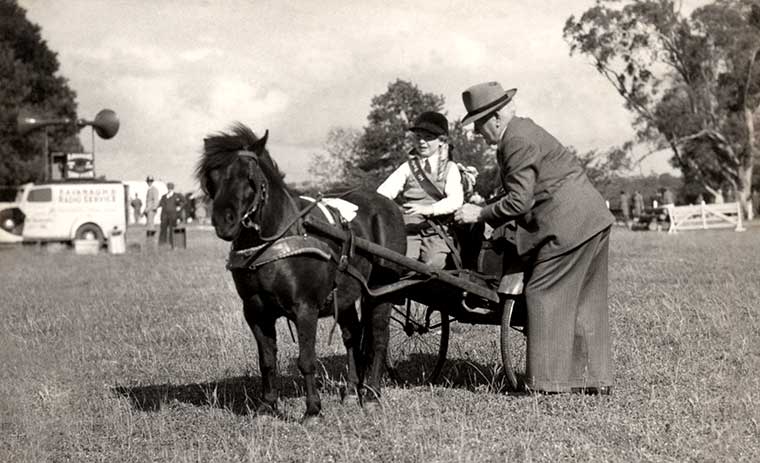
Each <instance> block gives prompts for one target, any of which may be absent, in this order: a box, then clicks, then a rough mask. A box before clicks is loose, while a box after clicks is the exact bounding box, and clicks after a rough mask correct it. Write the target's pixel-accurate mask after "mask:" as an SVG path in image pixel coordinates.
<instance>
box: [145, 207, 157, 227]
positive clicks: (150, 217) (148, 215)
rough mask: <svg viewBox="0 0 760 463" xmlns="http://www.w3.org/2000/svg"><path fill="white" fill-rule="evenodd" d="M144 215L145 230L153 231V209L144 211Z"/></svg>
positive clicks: (154, 214)
mask: <svg viewBox="0 0 760 463" xmlns="http://www.w3.org/2000/svg"><path fill="white" fill-rule="evenodd" d="M145 217H146V222H145V225H146V226H147V230H149V231H155V230H156V226H155V225H154V224H153V222H154V221H155V220H156V211H155V210H147V211H145Z"/></svg>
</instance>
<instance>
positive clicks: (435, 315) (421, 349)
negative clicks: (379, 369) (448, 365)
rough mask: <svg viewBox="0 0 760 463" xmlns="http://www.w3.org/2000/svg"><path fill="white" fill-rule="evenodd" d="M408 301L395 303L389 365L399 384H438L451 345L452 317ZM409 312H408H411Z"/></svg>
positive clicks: (388, 356) (389, 341) (394, 378)
mask: <svg viewBox="0 0 760 463" xmlns="http://www.w3.org/2000/svg"><path fill="white" fill-rule="evenodd" d="M427 310H428V308H427V306H425V305H423V304H419V303H417V302H414V301H407V304H406V305H405V306H393V309H392V310H391V321H390V329H389V331H390V335H389V338H388V355H387V356H386V366H387V368H388V373H389V375H390V377H391V379H392V380H393V381H395V382H397V383H407V384H434V383H435V382H436V381H438V379H439V378H440V375H441V371H442V370H443V365H444V363H445V362H446V354H447V352H448V348H449V335H450V321H449V317H448V316H446V315H443V316H442V314H441V312H440V311H438V310H432V311H431V312H430V320H429V321H428V320H426V317H427ZM407 314H408V315H407Z"/></svg>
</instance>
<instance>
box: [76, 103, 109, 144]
mask: <svg viewBox="0 0 760 463" xmlns="http://www.w3.org/2000/svg"><path fill="white" fill-rule="evenodd" d="M77 125H78V126H79V127H84V126H85V125H91V126H92V128H93V129H94V130H95V133H97V134H98V136H99V137H100V138H102V139H103V140H108V139H109V138H113V136H114V135H116V133H117V132H118V131H119V118H118V117H117V116H116V113H115V112H113V111H112V110H110V109H101V110H100V111H99V112H98V114H96V115H95V120H94V121H86V120H84V119H79V120H78V121H77Z"/></svg>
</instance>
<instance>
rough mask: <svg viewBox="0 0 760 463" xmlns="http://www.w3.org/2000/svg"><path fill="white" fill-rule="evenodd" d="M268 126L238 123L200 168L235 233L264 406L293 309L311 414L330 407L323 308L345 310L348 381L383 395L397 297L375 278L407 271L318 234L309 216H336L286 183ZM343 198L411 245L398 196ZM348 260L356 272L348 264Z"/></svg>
mask: <svg viewBox="0 0 760 463" xmlns="http://www.w3.org/2000/svg"><path fill="white" fill-rule="evenodd" d="M268 135H269V132H268V131H267V132H266V133H265V134H264V136H263V137H261V138H258V137H257V136H256V135H255V134H254V133H253V131H251V129H249V128H248V127H246V126H244V125H242V124H240V123H238V124H235V125H234V126H233V127H232V129H231V132H230V133H219V134H215V135H212V136H209V137H208V138H206V139H205V140H204V149H203V155H202V158H201V159H200V161H199V163H198V166H197V168H196V171H195V174H196V177H197V179H198V180H199V181H200V184H201V186H202V188H203V190H204V192H205V193H206V194H208V196H209V197H210V198H211V199H212V200H213V205H212V211H213V212H212V223H213V225H214V228H215V230H216V234H217V235H218V236H219V238H221V239H223V240H225V241H232V250H231V252H230V260H229V262H228V268H229V269H230V270H231V272H232V278H233V279H234V281H235V286H236V288H237V292H238V294H239V295H240V298H241V299H242V301H243V311H244V314H245V319H246V321H247V322H248V325H249V326H250V328H251V331H253V335H254V337H255V338H256V343H257V345H258V351H259V365H260V369H261V380H262V386H263V387H262V389H263V403H262V405H261V406H260V407H259V410H258V411H259V412H270V413H271V412H276V406H277V399H278V386H277V375H278V372H277V338H276V332H275V321H276V320H277V319H278V318H280V317H287V319H288V320H290V321H292V322H294V323H295V326H296V329H297V332H298V347H299V355H298V369H299V370H300V372H301V374H302V375H303V377H304V381H305V389H306V413H305V415H304V419H308V418H311V417H315V416H317V415H318V414H319V413H320V409H321V402H320V398H319V393H318V391H317V386H316V382H315V377H314V374H315V371H316V353H315V338H316V334H317V319H318V318H319V317H324V316H329V315H336V318H337V323H338V325H340V328H341V333H342V338H343V343H344V345H345V346H346V352H347V360H348V380H349V381H350V382H351V383H352V384H353V385H354V386H355V387H356V391H357V392H358V395H359V398H360V400H362V401H363V402H367V401H372V400H375V399H376V398H377V397H379V392H380V380H381V376H382V374H383V368H384V360H385V355H386V350H387V344H388V322H389V317H390V304H389V302H388V301H387V300H383V299H381V298H373V297H371V296H370V295H369V294H368V292H367V291H366V286H365V284H369V286H370V287H374V286H376V285H383V284H387V283H390V282H392V281H395V280H396V279H397V278H398V274H397V273H396V272H395V271H393V270H392V269H390V268H389V267H388V266H385V265H383V263H382V262H381V261H379V259H376V258H375V257H374V256H372V255H369V254H366V253H364V252H362V251H361V250H359V249H355V250H354V249H353V247H351V246H349V247H348V248H351V249H349V250H351V251H353V252H346V249H347V246H346V245H345V243H343V242H342V241H341V240H336V239H332V238H328V237H325V236H319V235H314V234H311V233H308V230H307V229H306V228H305V226H304V220H309V221H315V220H319V221H323V222H326V221H327V220H328V219H327V218H326V217H325V213H323V212H322V210H321V209H320V208H316V207H313V206H312V204H313V203H311V202H309V201H308V200H305V199H301V198H299V197H298V196H297V195H296V194H295V193H294V192H292V191H291V190H290V189H289V188H288V187H287V186H286V185H285V182H284V181H283V175H282V174H281V173H280V171H279V170H278V168H277V165H276V164H275V162H274V161H273V160H272V158H271V157H270V156H269V153H268V151H267V150H266V147H265V145H266V142H267V137H268ZM343 199H345V200H346V201H348V202H350V203H353V204H355V205H357V206H358V212H357V216H356V218H354V219H353V220H352V221H351V222H350V223H349V224H347V225H345V226H346V227H350V230H352V231H353V233H354V234H355V236H358V237H362V238H364V239H367V240H369V241H372V242H374V243H377V244H379V245H381V246H384V247H387V248H390V249H392V250H394V251H396V252H399V253H401V254H404V252H405V247H406V237H405V232H404V224H403V219H402V216H401V212H400V211H399V209H398V207H397V206H396V204H395V203H393V202H392V201H390V200H388V199H386V198H384V197H383V196H381V195H379V194H377V193H375V192H369V191H354V192H349V193H348V194H346V195H344V196H343ZM341 257H343V258H342V259H341ZM348 267H350V270H351V271H352V273H353V276H350V275H349V274H348V273H347V272H345V271H344V270H346V269H347V268H348ZM357 276H359V277H360V278H357ZM361 279H365V284H362V283H360V280H361ZM358 299H360V302H361V304H360V306H361V320H362V321H361V322H360V321H359V318H358V313H357V309H356V301H357V300H358Z"/></svg>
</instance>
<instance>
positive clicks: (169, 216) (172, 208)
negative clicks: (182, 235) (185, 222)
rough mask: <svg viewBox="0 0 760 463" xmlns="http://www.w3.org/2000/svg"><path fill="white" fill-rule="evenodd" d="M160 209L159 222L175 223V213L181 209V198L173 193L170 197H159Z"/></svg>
mask: <svg viewBox="0 0 760 463" xmlns="http://www.w3.org/2000/svg"><path fill="white" fill-rule="evenodd" d="M158 204H159V206H160V207H161V220H162V221H164V220H169V221H172V220H173V221H175V222H176V221H177V211H178V210H179V208H180V207H182V196H181V195H179V194H177V193H174V194H173V195H171V197H169V196H167V195H163V196H161V201H159V203H158Z"/></svg>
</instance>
